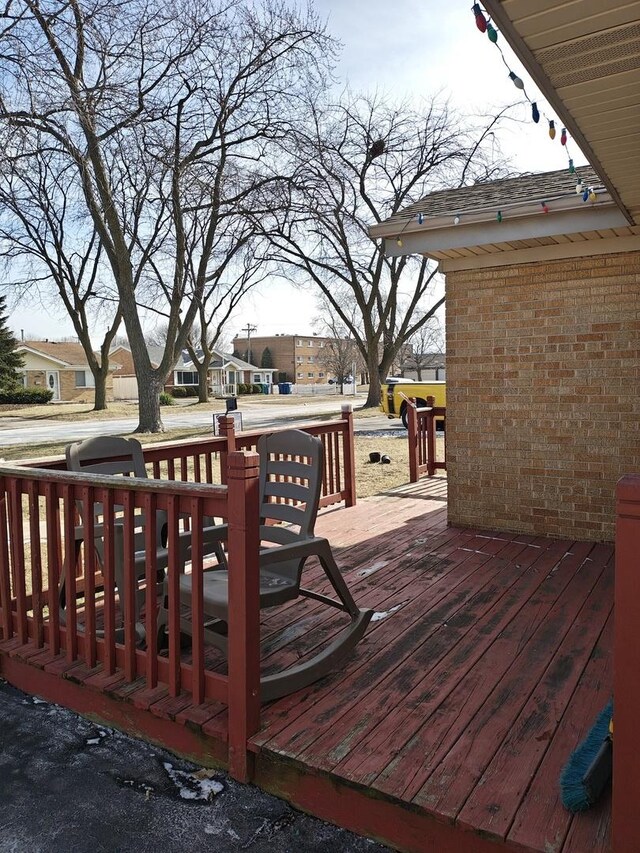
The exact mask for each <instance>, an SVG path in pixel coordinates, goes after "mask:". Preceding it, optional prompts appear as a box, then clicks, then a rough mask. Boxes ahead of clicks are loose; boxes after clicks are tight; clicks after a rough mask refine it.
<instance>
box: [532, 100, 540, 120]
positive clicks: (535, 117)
mask: <svg viewBox="0 0 640 853" xmlns="http://www.w3.org/2000/svg"><path fill="white" fill-rule="evenodd" d="M531 118H532V119H533V120H534V121H535V123H536V124H538V122H539V121H540V111H539V110H538V105H537V104H536V102H535V101H534V102H533V103H532V104H531Z"/></svg>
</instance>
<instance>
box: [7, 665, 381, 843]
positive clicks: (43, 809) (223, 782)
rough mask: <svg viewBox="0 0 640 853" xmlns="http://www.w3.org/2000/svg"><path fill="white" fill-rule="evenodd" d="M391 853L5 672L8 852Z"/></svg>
mask: <svg viewBox="0 0 640 853" xmlns="http://www.w3.org/2000/svg"><path fill="white" fill-rule="evenodd" d="M246 850H248V851H255V853H262V851H264V853H267V851H268V853H326V851H331V853H385V851H387V848H386V847H382V846H381V845H379V844H376V843H375V842H373V841H369V840H367V839H364V838H360V837H359V836H356V835H353V834H351V833H349V832H346V831H345V830H341V829H338V828H336V827H334V826H331V825H330V824H327V823H324V822H323V821H320V820H317V819H315V818H312V817H309V816H308V815H304V814H302V813H300V812H297V811H295V810H294V809H293V808H291V806H289V805H288V804H287V803H284V802H282V801H281V800H278V799H276V798H275V797H272V796H269V795H268V794H265V793H263V792H262V791H260V790H258V789H257V788H255V787H253V786H251V785H240V784H238V783H236V782H234V781H233V780H231V779H229V778H228V776H226V774H224V773H222V772H218V771H203V770H202V769H201V768H197V767H194V766H193V765H190V764H189V763H188V762H185V761H182V760H180V759H178V758H176V757H175V756H173V755H171V754H170V753H168V752H165V751H164V750H162V749H159V748H157V747H154V746H150V745H149V744H147V743H145V742H143V741H139V740H135V739H134V738H130V737H128V736H126V735H124V734H121V733H120V732H117V731H114V730H113V729H109V728H106V727H103V726H100V725H96V724H94V723H92V722H90V721H89V720H86V719H84V718H82V717H79V716H77V715H76V714H74V713H72V712H71V711H68V710H66V709H65V708H61V707H59V706H57V705H51V704H49V703H47V702H43V701H41V700H38V699H34V698H33V697H31V696H27V695H26V694H24V693H21V692H20V691H18V690H15V689H14V688H13V687H11V686H10V685H8V684H7V683H6V682H5V681H2V679H0V851H2V853H160V851H161V853H185V851H189V853H200V851H202V853H205V851H206V853H240V851H246Z"/></svg>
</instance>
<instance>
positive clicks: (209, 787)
mask: <svg viewBox="0 0 640 853" xmlns="http://www.w3.org/2000/svg"><path fill="white" fill-rule="evenodd" d="M162 766H163V767H164V769H165V771H166V773H167V776H168V777H169V778H170V779H171V781H172V782H173V784H174V785H175V786H176V788H177V789H178V794H179V795H180V798H181V799H183V800H197V801H201V802H209V801H210V800H212V799H213V798H214V796H215V795H216V794H219V793H220V791H223V790H224V785H223V784H222V783H221V782H218V781H217V780H216V779H214V778H212V776H213V774H214V771H213V770H197V771H196V772H195V773H187V772H186V771H184V770H175V769H174V766H173V764H170V763H169V762H168V761H165V762H163V765H162Z"/></svg>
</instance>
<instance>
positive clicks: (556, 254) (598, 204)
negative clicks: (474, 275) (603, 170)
mask: <svg viewBox="0 0 640 853" xmlns="http://www.w3.org/2000/svg"><path fill="white" fill-rule="evenodd" d="M501 214H502V219H501V221H499V222H498V221H497V219H496V215H495V211H492V210H488V209H486V208H484V209H477V210H469V211H466V212H465V211H463V212H460V213H457V212H456V216H455V219H459V223H458V224H454V217H453V214H452V213H450V214H448V215H446V216H429V217H427V218H425V219H424V221H423V222H422V223H420V222H419V221H418V220H417V218H416V217H415V216H412V217H410V218H407V219H405V220H404V221H402V220H400V221H393V220H387V221H386V222H383V223H381V224H380V225H375V226H373V227H372V228H371V229H370V234H371V236H372V237H382V238H383V239H384V241H385V254H386V255H387V256H389V257H400V256H402V255H413V254H418V255H425V256H427V257H430V258H432V259H434V260H436V261H438V262H439V264H440V269H441V271H442V272H448V271H449V270H454V269H471V268H475V267H487V266H504V265H506V264H512V263H516V262H520V263H529V262H533V261H536V260H553V259H561V258H571V257H584V256H586V255H597V254H609V253H612V252H623V251H631V250H638V249H640V228H639V227H638V226H634V227H631V226H629V223H628V222H627V220H626V217H625V216H624V214H623V213H622V211H621V210H620V209H619V207H618V206H617V205H616V204H615V202H614V201H613V199H612V198H611V196H610V194H609V193H608V192H604V191H599V192H598V193H597V200H596V201H595V202H594V203H591V202H589V203H586V204H585V203H584V202H582V200H581V199H579V198H578V197H576V196H575V195H574V196H573V197H569V198H567V197H563V198H558V199H556V200H554V201H553V202H552V210H550V212H549V213H544V211H543V210H541V207H540V204H539V203H538V202H536V203H534V204H522V203H520V204H518V205H514V206H513V207H512V208H509V206H508V205H502V207H501Z"/></svg>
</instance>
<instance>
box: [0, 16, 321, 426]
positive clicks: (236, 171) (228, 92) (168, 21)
mask: <svg viewBox="0 0 640 853" xmlns="http://www.w3.org/2000/svg"><path fill="white" fill-rule="evenodd" d="M331 51H332V45H331V44H330V43H329V42H328V40H327V39H326V37H325V36H324V33H323V29H322V27H321V26H320V25H319V22H318V19H317V17H316V16H315V15H313V14H312V13H311V12H307V13H299V12H298V11H296V10H291V9H289V8H288V7H286V6H285V5H284V3H282V2H280V0H266V2H265V3H264V4H262V5H259V4H253V3H249V2H246V3H243V2H240V0H226V1H225V0H201V2H199V3H197V4H195V3H193V2H191V0H176V2H174V3H171V4H148V3H147V2H146V0H126V2H125V0H106V2H105V0H15V2H12V3H10V4H8V5H6V6H5V9H4V16H3V23H2V30H1V31H0V72H1V74H0V122H2V123H3V124H4V126H5V127H6V128H9V129H12V130H14V131H15V133H14V141H15V144H17V142H18V141H19V143H20V144H21V145H23V146H24V148H25V151H26V150H28V151H30V153H31V161H32V162H35V163H36V164H38V163H40V161H41V159H42V158H43V157H44V156H45V155H46V152H48V151H53V152H55V154H56V156H57V157H59V158H60V160H61V161H64V162H65V163H66V164H67V166H68V168H69V170H70V174H71V173H74V174H75V178H76V179H77V180H78V181H79V182H80V184H81V186H82V195H83V199H84V204H85V210H86V215H87V216H89V217H90V219H91V220H92V222H93V226H94V228H95V231H96V233H97V235H98V238H99V241H100V247H101V251H102V252H103V253H104V256H105V258H106V260H107V261H108V263H109V265H110V268H111V271H112V274H113V279H114V282H115V285H116V287H117V300H118V305H119V309H120V311H121V313H122V317H123V321H124V325H125V328H126V332H127V337H128V339H129V344H130V347H131V351H132V355H133V359H134V362H135V365H136V373H137V376H138V386H139V424H138V431H152V432H156V431H160V430H161V429H162V421H161V418H160V406H159V393H160V391H161V389H162V387H163V385H164V382H165V380H166V378H167V376H168V375H169V373H170V371H171V370H172V368H173V365H174V364H175V363H176V360H177V358H178V356H179V353H180V352H181V350H182V349H183V348H184V347H185V345H186V343H187V338H188V335H189V332H190V329H191V326H192V323H193V321H194V320H195V318H196V316H197V314H198V309H199V306H200V305H201V304H202V302H203V295H204V293H205V289H206V284H207V280H208V276H209V275H210V271H211V265H212V264H214V265H215V263H216V261H215V259H214V258H213V249H214V246H215V238H216V235H217V234H218V233H219V232H218V229H219V226H220V222H221V219H222V217H223V216H224V214H225V212H228V211H229V210H232V209H233V210H235V211H236V212H237V211H247V212H249V211H250V212H251V213H252V214H253V213H255V203H254V201H253V199H254V196H255V194H256V192H257V190H258V189H260V190H261V191H262V197H263V198H265V197H266V196H267V188H268V186H269V185H270V184H271V183H272V182H273V181H274V179H275V177H276V175H277V166H276V163H275V161H274V158H273V154H272V150H273V144H274V142H275V141H277V140H278V139H283V138H284V137H286V136H287V134H289V133H290V132H291V129H292V126H293V125H294V124H295V123H296V122H297V121H299V120H300V111H301V109H303V102H302V99H301V97H300V96H301V93H303V92H304V93H305V94H309V93H311V92H312V91H313V90H314V89H315V88H317V87H318V86H320V85H321V84H322V70H323V68H324V67H325V63H326V57H327V56H330V55H331ZM205 188H206V193H205V192H204V191H203V190H204V189H205ZM150 313H155V314H156V315H159V316H162V317H163V318H164V319H165V320H166V322H167V328H168V333H167V340H166V345H165V349H164V353H163V356H162V359H161V360H160V364H159V365H158V366H157V367H155V366H154V365H153V364H152V362H151V359H150V357H149V353H148V351H147V346H146V340H145V328H144V323H145V322H146V320H147V318H148V316H149V315H150Z"/></svg>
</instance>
